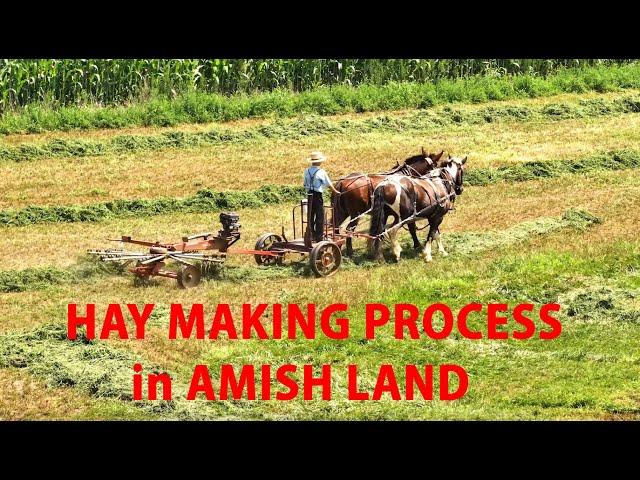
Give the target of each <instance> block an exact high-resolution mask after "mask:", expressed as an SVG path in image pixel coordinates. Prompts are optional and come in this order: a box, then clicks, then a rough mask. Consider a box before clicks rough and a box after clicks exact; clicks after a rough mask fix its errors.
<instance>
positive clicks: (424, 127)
mask: <svg viewBox="0 0 640 480" xmlns="http://www.w3.org/2000/svg"><path fill="white" fill-rule="evenodd" d="M637 112H640V96H639V95H637V94H633V95H624V96H621V97H618V98H616V99H613V100H605V99H598V98H595V99H586V100H580V101H579V102H565V103H558V104H547V105H543V106H525V105H522V106H517V105H506V106H505V105H499V106H489V107H485V108H480V109H477V110H474V111H465V110H460V109H456V108H451V107H445V108H443V109H442V110H441V111H438V112H436V111H427V110H422V111H418V112H415V113H412V114H409V115H404V116H389V115H380V116H377V117H373V118H368V119H365V120H327V119H324V118H321V117H318V116H308V117H305V118H300V119H297V120H286V121H285V120H277V121H275V122H273V123H270V124H267V125H260V126H255V127H248V128H246V129H241V130H238V129H229V128H214V129H211V130H209V131H207V132H197V133H189V132H183V131H172V132H165V133H162V134H159V135H118V136H114V137H112V138H110V139H108V140H105V141H100V140H77V139H70V140H67V139H60V138H56V139H53V140H50V141H48V142H46V143H41V144H35V143H23V144H20V145H18V146H15V147H10V146H2V145H0V160H6V161H14V162H24V161H30V160H35V159H39V158H54V157H56V158H81V157H88V156H100V155H114V154H124V153H135V152H144V151H159V150H164V149H168V148H194V147H203V146H216V145H228V144H241V143H246V142H250V141H251V142H254V141H261V140H268V139H283V140H299V139H302V138H308V137H309V136H317V135H326V134H341V135H349V134H351V135H353V134H362V133H369V132H376V131H378V132H401V131H412V132H416V133H426V132H429V131H430V130H433V129H435V128H442V127H448V126H453V125H465V124H469V125H478V124H483V123H491V122H496V121H500V120H512V121H519V122H524V121H534V120H564V119H569V118H585V117H596V116H605V115H614V114H620V113H637Z"/></svg>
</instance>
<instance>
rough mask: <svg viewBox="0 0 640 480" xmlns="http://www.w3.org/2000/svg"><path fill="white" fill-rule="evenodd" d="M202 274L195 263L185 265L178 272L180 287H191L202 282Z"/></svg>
mask: <svg viewBox="0 0 640 480" xmlns="http://www.w3.org/2000/svg"><path fill="white" fill-rule="evenodd" d="M201 277H202V274H201V272H200V269H199V268H198V267H196V266H194V265H185V266H183V267H182V268H181V269H180V271H179V272H178V278H176V280H177V281H178V287H180V288H191V287H195V286H196V285H198V284H199V283H200V278H201Z"/></svg>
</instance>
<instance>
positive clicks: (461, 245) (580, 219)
mask: <svg viewBox="0 0 640 480" xmlns="http://www.w3.org/2000/svg"><path fill="white" fill-rule="evenodd" d="M601 222H602V220H601V219H600V218H598V217H596V216H595V215H592V214H591V213H589V212H586V211H584V210H579V209H569V210H567V211H566V212H564V214H563V215H562V216H561V217H559V218H558V217H542V218H537V219H535V220H529V221H526V222H522V223H519V224H517V225H514V226H513V227H509V228H507V229H506V230H498V231H491V230H489V231H483V232H464V233H448V234H446V233H445V234H443V235H442V238H443V239H444V240H445V241H446V245H447V250H449V252H450V253H451V254H453V255H471V254H474V253H478V252H481V251H485V250H489V249H491V250H493V249H496V248H505V247H508V246H511V245H514V244H516V243H519V242H523V241H525V240H527V239H529V238H531V237H534V236H537V235H547V234H549V233H552V232H555V231H557V230H560V229H563V228H567V227H572V228H576V229H579V230H584V229H586V228H587V227H589V226H591V225H594V224H597V223H601Z"/></svg>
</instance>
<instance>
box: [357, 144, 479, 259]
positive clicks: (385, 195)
mask: <svg viewBox="0 0 640 480" xmlns="http://www.w3.org/2000/svg"><path fill="white" fill-rule="evenodd" d="M466 162H467V157H464V158H462V159H460V158H452V157H451V156H449V159H448V160H447V161H446V162H443V164H441V166H440V167H439V168H437V169H436V170H433V171H431V172H429V173H428V174H427V175H425V176H424V177H419V178H412V177H409V176H406V175H392V176H389V177H387V178H386V179H385V180H383V181H381V182H380V183H379V184H378V186H377V187H376V189H375V191H374V193H373V209H372V211H371V228H370V230H369V233H370V235H372V236H374V237H377V238H376V239H375V240H374V241H373V242H372V247H373V255H374V258H376V259H378V260H380V259H381V258H382V253H381V251H380V244H381V236H383V234H384V232H385V230H386V224H387V218H388V217H389V216H392V217H393V218H394V221H393V224H392V226H391V227H390V228H389V229H388V230H386V235H388V237H389V240H390V241H391V246H392V250H393V254H394V255H395V258H396V261H398V260H400V252H401V251H402V248H401V247H400V242H399V241H398V230H399V229H400V227H401V226H402V225H403V224H405V223H407V224H414V225H415V221H416V220H417V219H426V220H428V221H429V233H428V235H427V241H426V243H425V246H424V250H423V252H422V255H423V257H424V260H425V261H426V262H430V261H431V260H432V258H431V243H432V242H433V240H435V241H436V242H437V244H438V249H439V251H440V253H441V254H442V255H443V256H446V255H447V252H446V251H445V250H444V245H443V244H442V240H441V239H440V231H439V227H440V224H441V223H442V220H443V218H444V216H445V215H446V214H447V212H448V211H449V210H451V209H452V208H453V204H454V202H455V199H456V196H457V195H461V194H462V191H463V189H464V188H463V186H462V183H463V176H464V168H465V167H464V165H465V163H466ZM414 228H415V227H414Z"/></svg>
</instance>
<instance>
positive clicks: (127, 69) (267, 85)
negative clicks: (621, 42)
mask: <svg viewBox="0 0 640 480" xmlns="http://www.w3.org/2000/svg"><path fill="white" fill-rule="evenodd" d="M628 61H629V60H578V59H544V60H536V59H504V60H496V59H485V60H482V59H447V60H438V59H396V60H393V59H391V60H384V59H337V60H335V59H334V60H331V59H312V60H290V59H288V60H283V59H235V60H234V59H211V60H197V59H195V60H193V59H192V60H148V59H145V60H128V59H125V60H122V59H121V60H118V59H100V60H76V59H74V60H7V59H5V60H1V59H0V112H3V111H6V110H10V109H15V108H16V107H20V106H24V105H27V104H30V103H34V102H44V103H47V104H50V105H52V106H57V105H74V104H75V105H83V104H98V105H114V104H123V103H126V102H129V101H137V100H144V99H145V98H148V97H149V96H151V95H161V96H176V95H178V94H180V93H184V92H187V91H202V92H212V93H221V94H236V93H252V92H257V91H270V90H273V89H276V88H284V89H288V90H291V91H296V92H299V91H303V90H309V89H312V88H315V87H317V86H320V85H329V86H330V85H335V84H347V85H359V84H374V85H382V84H385V83H387V82H390V81H409V82H434V81H438V80H439V79H443V78H447V79H451V78H460V77H469V76H472V75H484V76H504V75H519V74H529V75H541V76H545V75H547V74H549V73H553V72H555V71H557V70H559V69H564V68H572V67H581V66H593V65H607V64H612V63H626V62H628Z"/></svg>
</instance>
